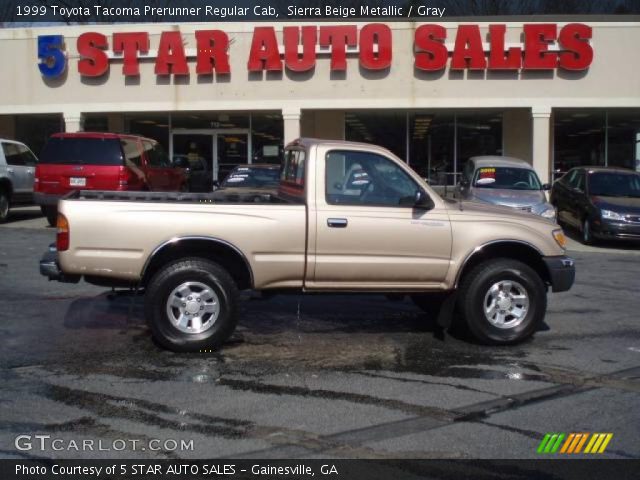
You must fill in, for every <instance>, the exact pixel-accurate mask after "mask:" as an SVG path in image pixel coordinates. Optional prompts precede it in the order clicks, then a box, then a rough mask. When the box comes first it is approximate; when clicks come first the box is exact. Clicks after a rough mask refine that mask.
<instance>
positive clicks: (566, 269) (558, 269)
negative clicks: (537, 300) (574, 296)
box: [542, 255, 576, 292]
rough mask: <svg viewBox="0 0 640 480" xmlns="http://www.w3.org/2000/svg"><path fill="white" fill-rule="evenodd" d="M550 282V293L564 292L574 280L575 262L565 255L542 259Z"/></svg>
mask: <svg viewBox="0 0 640 480" xmlns="http://www.w3.org/2000/svg"><path fill="white" fill-rule="evenodd" d="M542 260H543V261H544V263H545V265H546V266H547V270H548V271H549V280H550V282H551V291H552V292H566V291H567V290H569V289H570V288H571V286H572V285H573V282H574V280H575V279H576V267H575V260H573V258H571V257H567V256H566V255H560V256H557V257H542Z"/></svg>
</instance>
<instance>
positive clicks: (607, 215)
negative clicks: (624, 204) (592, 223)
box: [600, 209, 624, 220]
mask: <svg viewBox="0 0 640 480" xmlns="http://www.w3.org/2000/svg"><path fill="white" fill-rule="evenodd" d="M600 215H601V216H602V218H603V219H605V220H624V217H623V216H622V215H620V214H619V213H618V212H612V211H611V210H605V209H602V210H600Z"/></svg>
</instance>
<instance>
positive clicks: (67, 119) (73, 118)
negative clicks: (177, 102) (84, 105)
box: [63, 112, 84, 133]
mask: <svg viewBox="0 0 640 480" xmlns="http://www.w3.org/2000/svg"><path fill="white" fill-rule="evenodd" d="M63 115H64V127H65V128H64V131H65V132H67V133H74V132H81V131H82V124H83V122H84V119H83V118H82V113H80V112H64V113H63Z"/></svg>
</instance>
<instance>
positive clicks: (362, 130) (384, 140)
mask: <svg viewBox="0 0 640 480" xmlns="http://www.w3.org/2000/svg"><path fill="white" fill-rule="evenodd" d="M345 139H346V140H350V141H353V142H365V143H375V144H376V145H380V146H381V147H385V148H387V149H389V150H391V151H392V152H393V153H395V154H396V155H397V156H398V157H400V158H401V159H403V160H405V161H406V158H407V113H406V112H405V111H402V110H397V111H396V110H394V111H384V110H379V111H376V112H371V111H368V112H348V113H346V114H345Z"/></svg>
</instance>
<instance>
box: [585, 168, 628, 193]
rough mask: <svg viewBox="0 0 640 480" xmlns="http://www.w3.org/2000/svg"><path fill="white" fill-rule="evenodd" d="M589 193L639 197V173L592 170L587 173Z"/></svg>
mask: <svg viewBox="0 0 640 480" xmlns="http://www.w3.org/2000/svg"><path fill="white" fill-rule="evenodd" d="M589 194H590V195H595V196H600V197H635V198H640V175H638V174H637V173H632V172H630V173H625V172H593V173H591V174H590V175H589Z"/></svg>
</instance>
